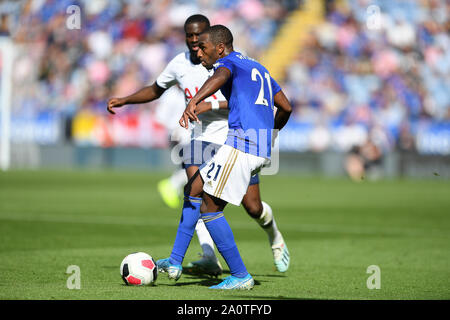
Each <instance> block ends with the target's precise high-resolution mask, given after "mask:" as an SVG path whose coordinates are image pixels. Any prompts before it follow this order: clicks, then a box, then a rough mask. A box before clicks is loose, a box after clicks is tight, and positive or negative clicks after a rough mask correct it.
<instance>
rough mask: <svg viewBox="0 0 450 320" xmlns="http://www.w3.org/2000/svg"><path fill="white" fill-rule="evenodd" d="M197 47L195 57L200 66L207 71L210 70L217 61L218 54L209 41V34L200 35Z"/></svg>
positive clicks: (215, 47)
mask: <svg viewBox="0 0 450 320" xmlns="http://www.w3.org/2000/svg"><path fill="white" fill-rule="evenodd" d="M198 46H199V50H198V52H197V56H198V58H199V59H200V61H201V63H202V65H203V66H204V67H205V68H207V69H212V67H213V64H214V63H216V61H217V60H218V59H219V52H218V51H217V46H215V45H214V44H213V43H212V42H211V41H210V40H209V34H207V33H206V34H205V33H203V34H201V35H200V37H199V43H198Z"/></svg>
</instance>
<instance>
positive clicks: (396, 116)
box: [0, 0, 450, 152]
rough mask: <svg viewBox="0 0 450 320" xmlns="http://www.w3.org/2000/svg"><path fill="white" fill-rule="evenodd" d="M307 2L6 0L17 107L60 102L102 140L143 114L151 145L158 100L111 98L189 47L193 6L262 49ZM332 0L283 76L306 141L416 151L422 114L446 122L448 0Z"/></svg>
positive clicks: (82, 131)
mask: <svg viewBox="0 0 450 320" xmlns="http://www.w3.org/2000/svg"><path fill="white" fill-rule="evenodd" d="M300 2H301V1H296V0H285V1H276V0H240V1H238V0H214V1H206V0H197V1H184V0H121V1H106V0H91V1H88V0H85V1H81V0H80V1H69V0H61V1H56V0H26V1H3V2H1V3H0V19H1V20H0V35H1V34H10V35H11V36H12V38H13V39H14V41H15V43H16V44H17V60H16V63H15V66H14V70H15V71H14V74H13V78H14V96H13V110H12V111H13V117H14V116H15V115H20V117H22V118H27V117H29V118H30V119H31V118H33V117H35V116H36V115H37V114H45V113H46V112H47V113H51V114H55V113H56V114H57V115H58V117H60V118H61V119H63V123H65V125H64V126H63V128H64V129H63V131H64V132H63V134H62V136H63V137H65V138H66V139H67V140H68V141H71V140H75V142H77V143H80V144H83V143H84V144H94V145H101V146H111V145H127V144H132V141H133V139H134V138H135V137H133V136H132V134H131V133H130V134H131V136H130V134H129V135H128V136H129V138H124V137H126V136H127V135H126V134H124V133H126V132H127V130H128V131H129V132H132V131H133V130H134V129H136V126H141V124H142V123H143V122H145V125H144V124H142V130H144V135H145V136H148V137H147V140H145V141H144V142H143V145H145V146H156V147H158V146H159V147H164V146H167V139H166V138H165V136H166V135H167V133H166V132H165V131H164V126H163V125H164V124H161V123H158V121H155V118H154V117H153V113H154V110H153V109H155V108H152V107H149V106H148V105H147V106H136V107H134V108H127V109H124V111H123V112H121V113H120V115H119V116H116V117H114V119H111V118H110V116H109V115H107V114H106V112H105V105H106V100H107V99H108V98H110V97H114V96H124V95H128V94H130V93H132V92H134V91H136V90H138V89H139V88H141V87H142V86H144V85H147V84H150V83H152V82H153V81H154V80H155V78H156V77H157V76H158V74H159V73H160V72H161V71H162V70H163V68H164V67H165V65H166V64H167V62H168V61H169V60H170V59H171V58H173V57H174V56H175V55H176V54H178V53H179V52H182V51H184V50H186V47H185V39H184V32H183V24H184V21H185V19H186V18H187V17H188V16H189V15H191V14H194V13H199V12H200V13H202V14H205V15H206V16H208V17H209V18H210V20H211V22H212V23H213V24H219V23H220V24H224V25H227V26H228V27H229V28H230V29H231V31H232V32H233V34H234V35H235V38H236V39H235V46H236V47H237V48H239V49H241V50H243V51H244V52H245V53H246V54H248V55H249V56H252V57H255V58H258V57H260V56H261V54H262V53H263V52H264V51H265V50H266V49H267V48H268V47H269V46H270V43H271V41H272V39H273V38H274V36H275V35H276V33H277V31H278V29H279V27H280V25H282V23H283V22H284V20H285V18H286V16H287V15H288V14H289V12H290V11H292V10H294V9H295V8H297V6H298V5H299V3H300ZM324 3H327V11H326V19H325V22H324V23H322V24H321V25H320V26H319V27H317V28H314V30H312V31H311V33H310V35H309V37H308V39H307V41H306V43H305V44H304V46H303V49H302V50H301V52H299V53H298V56H297V57H296V59H295V61H293V62H292V64H291V65H290V66H289V67H288V68H287V69H286V79H285V81H284V83H282V85H283V87H284V88H285V91H286V92H287V95H288V97H289V98H290V99H291V101H292V103H293V106H294V114H293V118H292V119H291V120H290V123H292V124H293V125H294V124H304V125H305V126H306V127H307V128H308V149H310V150H315V151H321V150H326V149H329V148H334V149H337V150H343V151H350V150H355V149H354V147H355V146H358V145H359V146H361V145H363V144H364V143H368V141H370V143H374V144H375V145H376V146H377V147H378V148H379V149H380V150H381V151H382V152H385V151H388V150H392V149H393V148H400V149H405V150H411V149H414V147H415V145H416V144H415V135H416V134H417V130H418V128H420V126H421V125H422V124H423V123H429V122H432V123H441V122H446V121H450V36H449V34H450V30H449V29H450V23H449V21H450V3H449V2H448V1H445V0H417V1H409V0H398V1H375V0H371V1H369V0H350V1H324ZM71 5H77V6H78V7H79V8H81V10H80V19H81V20H80V21H81V25H80V28H79V29H77V28H75V29H70V28H68V25H67V21H68V17H71V15H72V14H74V13H75V14H76V11H73V10H69V11H68V8H69V7H70V6H71ZM158 103H159V102H153V103H152V104H151V105H153V106H156V107H157V106H158ZM111 124H113V125H115V126H116V127H115V129H114V130H111ZM117 128H119V129H117ZM133 128H134V129H133ZM292 128H294V127H292ZM294 129H295V128H294ZM294 129H293V130H294ZM142 130H141V131H142ZM145 130H147V131H145ZM148 130H151V132H152V134H151V135H148V134H145V132H148ZM133 132H134V131H133ZM287 132H288V131H287ZM119 133H120V134H119ZM141 136H142V134H141ZM121 139H122V140H121ZM294 145H295V144H294Z"/></svg>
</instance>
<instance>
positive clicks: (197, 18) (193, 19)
mask: <svg viewBox="0 0 450 320" xmlns="http://www.w3.org/2000/svg"><path fill="white" fill-rule="evenodd" d="M191 23H206V26H207V27H209V26H210V23H209V20H208V18H207V17H205V16H204V15H202V14H194V15H192V16H190V17H189V18H187V19H186V22H185V23H184V30H185V31H186V26H187V25H188V24H191Z"/></svg>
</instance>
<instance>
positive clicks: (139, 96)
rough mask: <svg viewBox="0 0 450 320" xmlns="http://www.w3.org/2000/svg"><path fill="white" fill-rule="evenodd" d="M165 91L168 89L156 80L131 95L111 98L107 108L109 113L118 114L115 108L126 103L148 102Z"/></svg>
mask: <svg viewBox="0 0 450 320" xmlns="http://www.w3.org/2000/svg"><path fill="white" fill-rule="evenodd" d="M164 91H166V89H164V88H161V87H160V86H158V85H157V84H156V82H155V83H153V84H152V85H151V86H147V87H144V88H142V89H140V90H139V91H137V92H135V93H133V94H131V95H129V96H126V97H123V98H112V99H109V100H108V105H107V107H106V109H107V110H108V111H109V113H111V114H116V113H115V112H114V111H113V108H120V107H122V106H124V105H126V104H138V103H147V102H150V101H153V100H156V99H158V98H159V97H161V95H162V94H163V93H164Z"/></svg>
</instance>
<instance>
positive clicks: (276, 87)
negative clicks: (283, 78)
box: [270, 76, 281, 96]
mask: <svg viewBox="0 0 450 320" xmlns="http://www.w3.org/2000/svg"><path fill="white" fill-rule="evenodd" d="M270 84H271V85H272V95H273V96H275V95H276V94H277V93H278V92H279V91H281V87H280V85H279V84H278V82H276V81H275V79H274V78H272V76H270Z"/></svg>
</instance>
